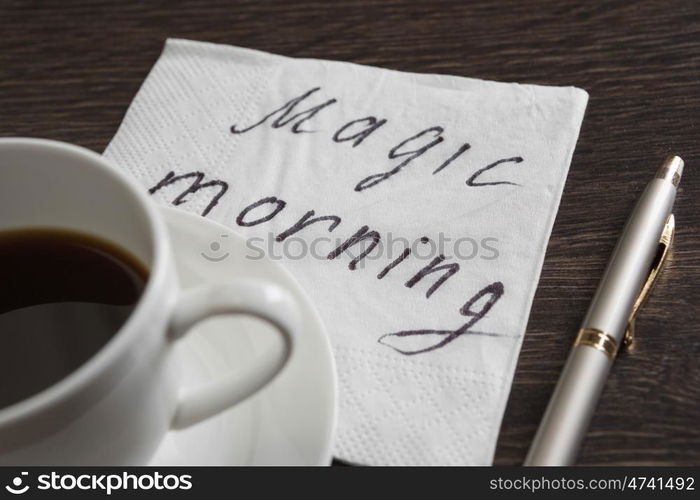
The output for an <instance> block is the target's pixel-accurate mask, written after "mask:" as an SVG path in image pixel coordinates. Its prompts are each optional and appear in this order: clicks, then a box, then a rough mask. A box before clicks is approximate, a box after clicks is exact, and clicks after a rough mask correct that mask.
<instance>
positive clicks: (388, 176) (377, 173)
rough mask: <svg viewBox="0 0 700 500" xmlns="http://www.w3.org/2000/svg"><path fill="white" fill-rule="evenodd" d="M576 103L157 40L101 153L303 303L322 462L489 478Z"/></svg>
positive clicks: (569, 150) (528, 89)
mask: <svg viewBox="0 0 700 500" xmlns="http://www.w3.org/2000/svg"><path fill="white" fill-rule="evenodd" d="M587 99H588V96H587V94H586V93H585V92H584V91H582V90H580V89H576V88H573V87H543V86H535V85H518V84H511V83H499V82H488V81H482V80H476V79H469V78H462V77H452V76H444V75H425V74H411V73H401V72H397V71H391V70H387V69H380V68H374V67H367V66H360V65H355V64H350V63H344V62H333V61H322V60H309V59H292V58H287V57H282V56H277V55H272V54H267V53H263V52H258V51H254V50H249V49H242V48H237V47H231V46H224V45H214V44H209V43H202V42H193V41H186V40H168V41H167V43H166V46H165V49H164V51H163V54H162V55H161V57H160V58H159V60H158V62H157V63H156V64H155V66H154V67H153V69H152V71H151V73H150V74H149V75H148V78H147V79H146V81H145V82H144V84H143V86H142V88H141V89H140V90H139V92H138V94H137V95H136V97H135V98H134V101H133V103H132V104H131V106H130V108H129V110H128V112H127V114H126V117H125V118H124V121H123V123H122V125H121V127H120V128H119V131H118V133H117V135H116V136H115V137H114V139H113V140H112V142H111V143H110V145H109V147H108V148H107V150H106V151H105V155H106V156H107V157H109V158H110V159H111V160H112V161H113V162H114V163H116V164H117V165H118V166H120V167H122V168H124V169H126V170H127V171H129V172H130V173H131V174H133V175H134V176H135V177H136V178H137V179H138V180H139V181H140V182H142V183H143V185H144V188H145V189H147V190H148V191H149V192H150V193H151V194H152V196H153V197H154V198H155V199H157V200H159V201H161V202H163V203H166V204H172V205H175V206H178V207H180V208H182V209H184V210H189V211H191V212H194V213H198V214H200V215H202V216H205V217H208V218H211V219H214V220H216V221H218V222H221V223H223V224H225V225H227V226H228V227H230V228H231V229H232V230H234V231H237V232H239V233H241V234H243V235H244V236H245V237H246V238H248V248H249V250H250V253H249V258H251V259H255V258H260V257H261V256H262V255H267V256H268V257H270V258H273V259H279V260H280V261H281V262H282V264H283V265H284V266H285V267H286V268H287V269H288V270H289V271H290V272H292V274H293V275H294V276H295V277H296V278H297V279H298V280H299V282H300V283H301V285H302V286H303V287H304V288H305V289H306V290H307V292H308V294H309V296H310V297H311V299H312V300H313V302H314V303H315V304H316V306H317V307H318V309H319V312H320V314H321V316H322V318H323V320H324V322H325V324H326V326H327V329H328V332H329V335H330V340H331V343H332V346H333V351H334V355H335V359H336V365H337V370H338V376H339V404H340V408H339V422H338V432H337V441H336V445H335V456H337V457H339V458H341V459H344V460H347V461H350V462H354V463H362V464H377V465H378V464H489V463H491V462H492V460H493V454H494V450H495V446H496V440H497V437H498V432H499V427H500V423H501V419H502V416H503V412H504V409H505V405H506V401H507V398H508V394H509V391H510V386H511V383H512V378H513V373H514V370H515V365H516V362H517V357H518V352H519V350H520V345H521V342H522V338H523V335H524V333H525V327H526V324H527V319H528V315H529V311H530V306H531V303H532V299H533V296H534V293H535V289H536V287H537V282H538V279H539V274H540V270H541V266H542V261H543V259H544V254H545V250H546V247H547V241H548V239H549V235H550V232H551V229H552V225H553V222H554V218H555V216H556V213H557V209H558V205H559V200H560V197H561V193H562V190H563V187H564V182H565V180H566V175H567V171H568V168H569V164H570V161H571V156H572V154H573V151H574V147H575V144H576V140H577V137H578V133H579V128H580V125H581V121H582V119H583V115H584V111H585V107H586V103H587ZM209 243H210V242H202V247H203V250H204V249H206V248H207V246H208V245H209ZM176 251H177V249H176Z"/></svg>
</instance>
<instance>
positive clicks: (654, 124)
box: [0, 0, 700, 465]
mask: <svg viewBox="0 0 700 500" xmlns="http://www.w3.org/2000/svg"><path fill="white" fill-rule="evenodd" d="M166 37H182V38H191V39H197V40H206V41H212V42H221V43H229V44H234V45H242V46H247V47H252V48H256V49H261V50H266V51H271V52H276V53H280V54H285V55H289V56H303V57H317V58H328V59H342V60H347V61H353V62H356V63H363V64H372V65H378V66H385V67H388V68H394V69H398V70H405V71H417V72H435V73H447V74H453V75H464V76H470V77H478V78H486V79H493V80H503V81H517V82H524V83H536V84H546V85H550V84H551V85H576V86H579V87H582V88H584V89H586V90H587V91H588V92H589V93H590V102H589V105H588V110H587V113H586V117H585V120H584V122H583V128H582V131H581V137H580V140H579V143H578V146H577V148H576V152H575V154H574V158H573V163H572V165H571V171H570V173H569V177H568V180H567V183H566V188H565V190H564V195H563V198H562V202H561V207H560V210H559V215H558V217H557V220H556V224H555V225H554V232H553V234H552V238H551V241H550V245H549V249H548V252H547V257H546V260H545V264H544V269H543V272H542V279H541V281H540V285H539V288H538V291H537V295H536V297H535V302H534V307H533V309H532V314H531V316H530V322H529V324H528V327H527V335H526V337H525V341H524V344H523V347H522V352H521V355H520V361H519V363H518V369H517V373H516V376H515V381H514V384H513V390H512V393H511V397H510V400H509V403H508V408H507V410H506V415H505V419H504V421H503V427H502V430H501V435H500V439H499V443H498V450H497V453H496V464H518V463H521V462H522V460H523V458H524V456H525V453H526V451H527V448H528V445H529V443H530V441H531V439H532V437H533V435H534V432H535V429H536V427H537V424H538V422H539V420H540V417H541V416H542V413H543V411H544V408H545V405H546V403H547V400H548V398H549V395H550V393H551V391H552V388H553V387H554V383H555V381H556V379H557V376H558V374H559V372H560V370H561V368H562V365H563V363H564V359H565V357H566V354H567V352H568V349H569V347H570V345H571V341H572V340H573V336H574V335H575V333H576V330H577V329H578V325H579V322H580V321H581V319H582V317H583V315H584V313H585V311H586V308H587V306H588V303H589V301H590V299H591V297H592V295H593V292H594V289H595V287H596V285H597V283H598V280H599V278H600V276H601V274H602V272H603V268H604V266H605V263H606V261H607V259H608V257H609V255H610V252H611V250H612V248H613V245H614V244H615V241H616V239H617V236H618V234H619V232H620V230H621V229H622V225H623V224H624V221H625V218H626V217H627V215H628V214H629V212H630V210H631V209H632V206H633V204H634V202H635V199H636V198H637V196H638V195H639V194H640V192H641V190H642V189H643V187H644V184H645V183H646V182H647V181H648V180H649V178H650V177H651V175H652V173H653V172H654V169H655V168H656V166H657V164H658V163H659V161H660V160H661V159H662V158H663V157H664V156H665V155H667V154H669V153H676V154H679V155H681V156H682V157H684V158H685V160H686V164H687V167H686V174H685V176H684V177H683V182H682V185H681V189H680V196H679V197H678V200H677V203H676V210H675V213H676V220H677V225H678V231H677V238H676V245H675V248H674V249H673V254H672V256H671V262H670V264H669V267H668V269H667V270H666V272H665V273H664V275H663V277H662V278H661V282H660V283H659V285H658V287H657V289H656V291H655V292H654V293H653V295H652V297H651V300H650V301H649V303H648V304H647V306H646V307H645V309H644V311H643V313H642V315H641V317H640V318H639V320H638V323H637V335H638V339H639V340H638V345H637V349H636V351H635V352H634V353H633V354H623V355H621V356H620V358H619V359H618V360H617V362H616V363H615V366H614V368H613V371H612V374H611V376H610V380H609V382H608V384H607V386H606V388H605V391H604V393H603V395H602V398H601V401H600V405H599V407H598V411H597V412H596V415H595V417H594V419H593V421H592V424H591V428H590V432H589V433H588V436H587V438H586V441H585V444H584V446H583V449H582V450H581V454H580V459H579V462H580V463H582V464H630V465H638V464H668V465H670V464H694V465H698V464H700V328H699V325H698V314H697V311H698V307H700V288H698V286H699V285H700V211H698V205H699V201H698V200H700V175H698V174H697V172H698V171H700V154H699V153H700V150H699V147H698V141H699V140H700V129H699V128H698V120H699V119H700V86H699V85H698V84H699V83H700V82H699V81H698V80H699V77H700V2H697V1H694V0H689V1H669V0H658V1H642V2H629V1H628V0H622V1H604V2H600V1H595V2H590V1H581V2H576V1H564V0H555V1H549V0H545V1H539V2H523V1H522V0H506V1H504V0H492V1H475V2H462V1H454V2H423V3H419V2H411V1H399V0H388V1H383V2H370V1H358V2H349V1H342V2H341V1H333V2H322V1H305V2H291V1H284V2H259V1H245V2H231V1H196V2H175V1H150V2H149V1H140V2H118V1H114V2H107V1H86V0H84V1H80V2H71V1H63V2H59V1H47V0H35V1H13V0H1V1H0V135H3V136H39V137H49V138H53V139H58V140H63V141H68V142H73V143H77V144H81V145H83V146H86V147H88V148H91V149H93V150H95V151H102V150H103V149H104V147H105V146H106V144H107V142H108V141H109V139H110V138H111V137H112V135H113V134H114V133H115V132H116V130H117V126H118V125H119V122H120V120H121V118H122V116H123V115H124V113H125V111H126V109H127V106H128V105H129V102H130V101H131V99H132V97H133V96H134V94H135V93H136V91H137V90H138V88H139V85H141V83H142V82H143V80H144V78H145V77H146V74H147V73H148V71H149V69H150V68H151V66H152V65H153V63H154V62H155V60H156V58H157V57H158V54H159V52H160V50H161V48H162V46H163V42H164V40H165V38H166Z"/></svg>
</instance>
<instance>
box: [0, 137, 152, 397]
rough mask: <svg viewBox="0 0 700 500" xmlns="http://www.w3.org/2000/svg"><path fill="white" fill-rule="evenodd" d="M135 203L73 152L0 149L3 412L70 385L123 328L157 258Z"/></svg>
mask: <svg viewBox="0 0 700 500" xmlns="http://www.w3.org/2000/svg"><path fill="white" fill-rule="evenodd" d="M141 203H142V200H139V199H137V197H135V196H134V193H133V191H132V189H131V188H130V186H127V185H125V184H122V183H120V182H118V180H117V181H116V182H115V178H114V177H112V176H111V175H109V172H108V171H105V169H104V168H98V167H96V166H95V161H94V159H92V158H89V157H86V156H85V152H83V151H82V150H79V149H78V148H73V147H70V146H66V145H63V144H57V143H51V142H45V143H43V144H42V145H41V146H40V147H37V143H36V141H33V140H26V142H24V141H23V140H21V139H20V140H13V141H11V142H5V141H3V142H1V143H0V280H1V281H2V286H3V289H2V290H0V384H1V385H0V410H2V409H4V408H6V407H9V406H12V405H13V404H16V403H19V402H21V401H22V400H23V399H27V398H30V397H32V396H34V395H36V394H38V393H40V392H41V391H42V390H45V389H48V388H50V387H51V386H52V385H54V384H55V383H58V382H59V381H60V380H62V379H63V378H65V377H66V376H70V374H71V373H73V372H74V371H75V370H76V369H78V368H79V367H80V366H81V365H83V364H84V363H85V362H86V361H88V360H89V359H90V358H92V357H93V356H94V355H95V354H96V353H97V352H99V350H100V349H101V348H102V347H104V346H105V345H106V344H107V343H108V342H109V340H110V339H111V338H113V337H114V335H115V334H116V333H117V332H118V331H119V329H120V328H121V326H122V325H123V324H124V323H125V322H126V320H127V318H128V317H129V315H130V314H131V312H132V311H133V309H134V308H135V307H136V304H137V303H138V301H139V299H140V297H141V294H142V292H143V289H144V287H145V285H146V282H147V280H148V269H149V268H150V267H151V264H152V261H153V255H154V248H153V238H152V229H151V227H150V224H149V220H148V217H147V216H146V215H145V214H144V212H143V209H142V207H141Z"/></svg>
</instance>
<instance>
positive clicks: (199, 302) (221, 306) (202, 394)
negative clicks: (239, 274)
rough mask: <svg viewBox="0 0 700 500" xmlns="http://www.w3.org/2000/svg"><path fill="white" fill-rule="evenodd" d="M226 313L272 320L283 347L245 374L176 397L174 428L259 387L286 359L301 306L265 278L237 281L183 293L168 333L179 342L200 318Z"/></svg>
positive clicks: (223, 407)
mask: <svg viewBox="0 0 700 500" xmlns="http://www.w3.org/2000/svg"><path fill="white" fill-rule="evenodd" d="M225 314H245V315H252V316H255V317H258V318H260V319H262V320H265V321H267V322H269V323H271V324H272V325H273V326H274V327H275V328H276V330H277V332H278V333H279V334H280V337H281V339H282V348H281V349H279V348H278V349H270V350H268V352H267V353H266V354H265V355H263V356H260V357H259V359H257V360H256V362H255V363H254V364H253V366H252V367H251V368H250V369H246V371H245V373H242V374H239V373H236V374H233V373H232V374H231V375H228V376H226V377H224V378H222V379H221V380H217V381H214V382H211V383H209V384H207V385H205V386H204V387H199V388H195V389H193V390H191V391H190V392H188V393H185V394H182V395H180V396H179V398H178V403H177V407H176V410H175V414H174V417H173V421H172V424H171V427H172V428H173V429H182V428H185V427H189V426H191V425H193V424H196V423H198V422H201V421H202V420H205V419H207V418H209V417H212V416H214V415H216V414H217V413H220V412H222V411H224V410H226V409H228V408H230V407H232V406H234V405H236V404H237V403H239V402H241V401H242V400H244V399H245V398H247V397H248V396H250V395H252V394H254V393H255V392H257V391H259V390H260V389H261V388H263V387H264V386H265V385H266V384H267V383H268V382H270V381H271V380H272V379H273V378H274V377H275V375H277V374H278V373H279V372H280V370H282V368H283V367H284V366H285V364H286V363H287V361H288V360H289V357H290V355H291V353H292V347H293V344H294V339H295V337H296V336H297V335H298V330H299V325H300V324H301V311H300V308H299V304H298V302H297V301H296V300H295V299H294V298H293V297H292V296H291V294H290V293H289V292H287V291H286V290H284V289H283V288H280V287H279V286H277V285H274V284H272V283H268V282H266V281H261V280H239V281H235V282H232V283H229V284H225V285H213V286H203V287H200V288H195V289H192V290H188V291H185V292H182V293H181V295H180V297H179V299H178V302H177V305H176V307H175V309H174V312H173V314H172V316H171V320H170V328H169V332H168V335H169V337H170V339H172V340H177V339H179V338H182V337H183V336H184V335H185V334H186V333H187V332H188V331H190V329H191V328H192V327H193V326H194V325H195V324H197V323H199V322H200V321H202V320H205V319H207V318H210V317H212V316H219V315H225ZM233 334H235V332H233Z"/></svg>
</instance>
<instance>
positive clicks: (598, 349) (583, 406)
mask: <svg viewBox="0 0 700 500" xmlns="http://www.w3.org/2000/svg"><path fill="white" fill-rule="evenodd" d="M682 174H683V160H682V159H681V158H679V157H678V156H671V157H669V158H667V159H666V161H664V163H663V164H662V165H661V167H660V168H659V170H658V171H657V172H656V176H655V177H654V179H653V180H652V181H651V182H650V183H649V185H648V186H647V187H646V189H645V190H644V192H643V193H642V196H641V197H640V198H639V201H638V202H637V205H636V207H635V209H634V211H633V212H632V215H630V218H629V219H628V220H627V224H626V225H625V228H624V230H623V232H622V236H621V237H620V239H619V240H618V242H617V246H616V247H615V250H614V251H613V254H612V257H611V258H610V261H609V262H608V266H607V269H606V270H605V274H604V275H603V279H602V280H601V281H600V284H599V285H598V290H597V291H596V294H595V296H594V297H593V301H592V302H591V305H590V307H589V309H588V314H586V317H585V319H584V320H583V324H582V325H581V329H580V330H579V332H578V335H577V337H576V341H575V342H574V346H573V348H572V349H571V352H570V354H569V358H568V359H567V361H566V365H565V366H564V370H563V371H562V373H561V376H560V377H559V381H558V382H557V386H556V388H555V389H554V393H553V394H552V398H551V399H550V401H549V405H548V406H547V410H546V411H545V414H544V417H543V418H542V422H541V423H540V427H539V429H538V430H537V434H536V435H535V439H534V440H533V442H532V445H531V447H530V451H529V452H528V454H527V458H526V459H525V464H524V465H571V464H573V463H574V461H575V460H576V455H577V454H578V450H579V448H580V446H581V442H582V441H583V437H584V435H585V433H586V429H587V428H588V424H589V422H590V419H591V416H592V415H593V411H594V410H595V407H596V405H597V402H598V398H599V396H600V393H601V391H602V389H603V385H604V384H605V380H606V378H607V376H608V371H609V370H610V366H611V365H612V361H613V360H614V359H615V355H616V354H617V351H618V346H620V345H622V344H623V343H624V344H625V345H627V346H631V345H632V341H633V335H634V319H635V317H636V315H637V313H638V311H639V309H640V307H641V305H642V303H643V302H644V300H645V298H646V297H647V295H648V293H649V291H650V290H651V288H652V286H653V284H654V281H655V279H656V277H657V276H658V273H659V271H660V270H661V268H662V265H663V263H664V262H665V259H666V255H667V253H668V249H669V247H670V245H671V242H672V240H673V233H674V230H675V222H674V218H673V214H672V213H671V209H672V208H673V202H674V200H675V197H676V189H677V188H678V183H679V182H680V180H681V175H682Z"/></svg>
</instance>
